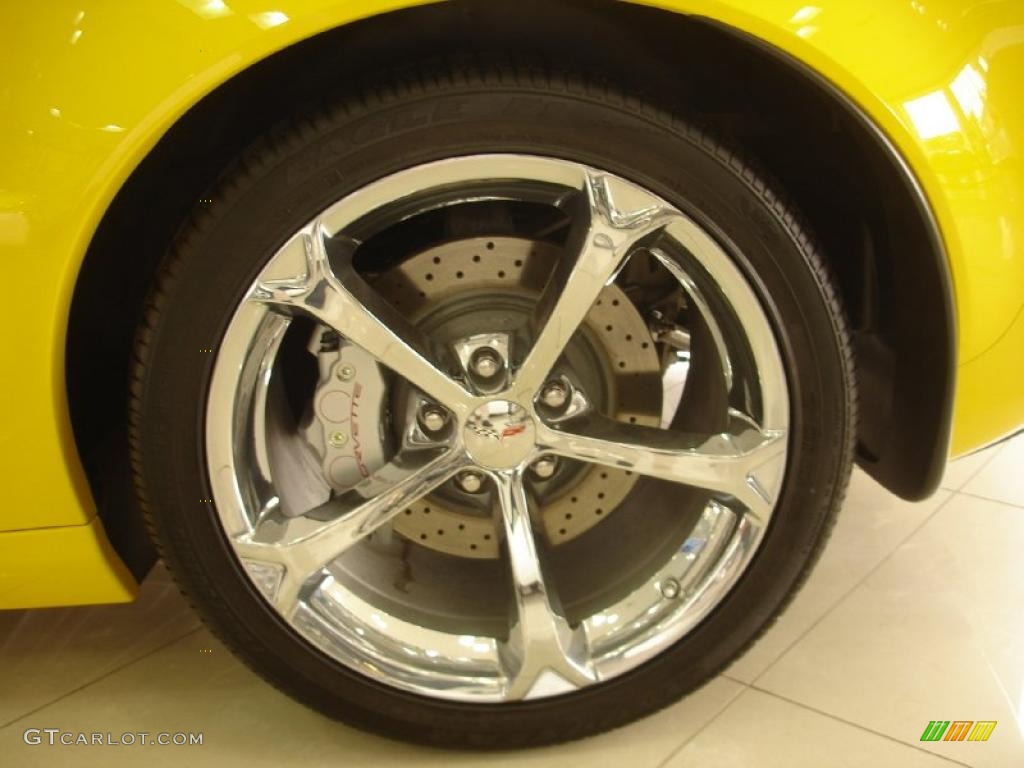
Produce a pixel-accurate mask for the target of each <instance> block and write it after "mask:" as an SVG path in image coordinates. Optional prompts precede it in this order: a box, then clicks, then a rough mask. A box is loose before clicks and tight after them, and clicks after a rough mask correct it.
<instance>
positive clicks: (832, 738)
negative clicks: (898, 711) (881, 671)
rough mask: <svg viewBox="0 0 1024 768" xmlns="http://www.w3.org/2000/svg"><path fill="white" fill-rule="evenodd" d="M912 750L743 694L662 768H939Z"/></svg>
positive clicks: (785, 703) (760, 696) (807, 712)
mask: <svg viewBox="0 0 1024 768" xmlns="http://www.w3.org/2000/svg"><path fill="white" fill-rule="evenodd" d="M949 765H950V764H949V763H948V762H946V761H945V760H942V759H940V758H937V757H934V756H932V755H930V754H928V753H927V752H924V751H921V750H918V749H915V748H914V747H912V746H909V745H904V744H900V743H898V742H895V741H893V740H892V739H888V738H886V737H885V736H880V735H878V734H875V733H870V732H868V731H865V730H863V729H861V728H857V727H855V726H852V725H849V724H847V723H843V722H840V721H839V720H835V719H833V718H831V717H827V716H825V715H822V714H819V713H817V712H812V711H811V710H809V709H806V708H804V707H800V706H798V705H796V704H792V703H790V702H788V701H783V700H782V699H779V698H777V697H775V696H769V695H768V694H765V693H761V692H760V691H757V690H753V689H750V690H747V691H746V692H744V693H743V694H742V695H741V696H740V697H739V698H737V699H736V701H734V702H733V703H732V704H731V705H730V706H729V707H728V708H727V709H726V710H725V712H723V713H722V714H721V715H719V716H718V717H717V718H715V720H714V721H712V723H711V725H709V726H708V727H707V728H705V729H704V730H703V731H701V732H700V733H699V734H698V735H697V737H696V738H695V739H694V740H693V741H691V742H690V743H688V744H687V745H686V746H685V747H684V748H683V749H682V750H681V751H680V752H679V753H678V754H676V755H674V756H673V757H672V759H671V760H669V762H668V763H666V768H686V767H688V766H715V768H754V767H756V768H776V767H777V768H802V767H803V766H806V768H822V766H828V767H829V768H853V767H854V766H863V767H864V768H941V766H949Z"/></svg>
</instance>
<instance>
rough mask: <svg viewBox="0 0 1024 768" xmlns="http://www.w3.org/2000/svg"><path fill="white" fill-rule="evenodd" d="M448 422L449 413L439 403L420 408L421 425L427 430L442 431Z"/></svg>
mask: <svg viewBox="0 0 1024 768" xmlns="http://www.w3.org/2000/svg"><path fill="white" fill-rule="evenodd" d="M446 423H448V414H447V413H445V411H444V409H443V408H441V407H440V406H437V405H424V406H423V407H422V408H421V409H420V426H422V427H423V429H424V430H425V431H427V432H440V431H441V430H442V429H444V425H445V424H446Z"/></svg>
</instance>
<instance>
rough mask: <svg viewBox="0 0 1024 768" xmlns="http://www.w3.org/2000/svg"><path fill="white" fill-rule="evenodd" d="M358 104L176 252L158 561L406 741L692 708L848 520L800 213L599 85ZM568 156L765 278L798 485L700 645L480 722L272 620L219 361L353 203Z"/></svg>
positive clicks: (151, 362)
mask: <svg viewBox="0 0 1024 768" xmlns="http://www.w3.org/2000/svg"><path fill="white" fill-rule="evenodd" d="M383 82H386V83H388V84H387V85H385V86H379V87H376V88H370V89H367V90H365V92H363V93H361V94H358V95H356V94H350V95H347V96H345V97H343V98H341V99H340V100H338V101H337V103H335V104H333V105H331V106H329V107H327V108H326V109H323V110H319V111H315V112H313V113H311V114H307V115H304V116H302V117H300V118H297V119H295V120H294V121H292V122H291V123H290V124H288V125H287V126H284V127H282V128H281V129H279V130H276V131H274V132H272V133H271V134H270V135H268V136H267V137H265V138H264V139H263V140H262V141H261V142H260V143H258V145H257V146H255V147H254V148H252V149H251V150H250V151H248V152H246V153H245V154H244V155H243V156H242V157H241V158H240V159H238V160H237V162H235V163H234V165H233V167H232V168H231V169H230V170H229V171H228V172H226V173H225V174H224V176H223V177H222V179H221V181H220V182H219V183H218V184H217V186H216V188H215V189H214V190H213V191H212V192H210V193H209V194H208V195H207V197H209V198H212V202H210V203H201V204H200V205H198V206H197V208H196V209H195V211H194V213H193V214H192V216H191V218H190V219H189V220H188V221H187V222H186V223H185V224H184V226H183V228H182V230H181V232H180V235H179V236H178V238H177V240H176V241H175V243H174V244H173V245H172V247H171V248H170V251H169V253H168V255H167V257H166V259H165V262H164V264H163V265H162V268H161V270H160V274H159V278H158V281H157V285H156V288H155V290H154V292H153V295H152V298H151V301H150V304H149V308H148V311H147V312H146V315H145V320H144V323H143V324H142V326H141V328H140V329H139V333H138V341H137V348H136V354H137V364H136V365H135V367H134V374H133V386H132V400H131V441H132V456H133V466H134V472H135V481H136V486H137V489H138V494H139V496H140V498H141V501H142V504H143V507H144V509H145V510H146V514H147V516H148V519H149V523H150V525H151V529H152V530H153V532H154V535H155V538H156V540H157V543H158V546H159V547H160V551H161V552H162V555H163V557H164V559H165V561H166V562H167V564H168V566H169V568H170V569H171V570H172V572H173V573H174V575H175V577H176V578H177V579H178V581H179V583H180V584H181V586H182V588H183V590H184V591H185V592H186V593H187V595H188V597H189V598H190V599H191V601H192V602H193V604H194V605H195V606H196V608H197V609H198V611H199V612H200V613H201V614H202V616H203V618H204V619H205V620H206V622H207V623H208V624H209V625H210V627H211V628H212V629H213V630H214V631H215V632H216V634H217V635H218V636H219V637H220V638H221V639H222V640H223V641H224V642H225V644H226V645H228V646H229V647H230V648H231V649H233V651H234V652H235V653H236V654H238V656H240V657H241V658H242V659H243V660H244V661H245V662H246V663H247V664H249V665H250V666H251V667H252V668H253V669H254V670H255V671H256V672H258V673H259V674H260V675H262V676H263V677H265V678H266V679H267V680H268V681H270V682H271V683H272V684H274V685H275V686H277V687H278V688H280V689H281V690H283V691H285V692H287V693H288V694H290V695H292V696H293V697H295V698H297V699H299V700H300V701H302V702H304V703H306V704H308V705H309V706H311V707H314V708H316V709H318V710H320V711H322V712H324V713H326V714H328V715H330V716H333V717H337V718H340V719H343V720H346V721H348V722H351V723H353V724H356V725H358V726H361V727H365V728H368V729H371V730H374V731H377V732H380V733H383V734H386V735H389V736H392V737H396V738H401V739H406V740H414V741H418V742H426V743H432V744H440V745H447V746H473V747H487V748H495V747H516V746H528V745H540V744H546V743H551V742H557V741H564V740H569V739H574V738H579V737H582V736H586V735H589V734H593V733H596V732H600V731H604V730H607V729H610V728H614V727H616V726H620V725H622V724H624V723H627V722H629V721H631V720H634V719H636V718H639V717H642V716H644V715H647V714H649V713H651V712H654V711H655V710H657V709H659V708H661V707H664V706H666V705H668V704H670V703H672V702H673V701H675V700H677V699H678V698H679V697H681V696H683V695H684V694H686V693H688V692H690V691H693V690H694V689H695V688H697V687H699V686H700V685H702V684H703V683H705V682H706V681H707V680H708V679H709V678H710V677H711V676H713V675H714V674H715V673H716V672H718V671H719V670H721V669H722V668H724V667H725V666H726V665H727V664H728V663H729V662H730V661H732V660H733V659H735V658H736V657H737V656H739V655H740V654H741V653H743V651H744V650H745V649H746V648H747V647H748V646H749V645H750V644H751V643H752V642H753V641H754V640H755V639H756V638H757V637H758V635H759V634H760V633H761V632H762V631H764V629H765V628H766V627H767V626H768V625H769V624H770V623H771V622H772V620H773V619H774V618H775V617H776V616H777V615H778V614H779V613H780V611H781V610H782V609H783V607H784V606H785V604H786V603H787V601H788V600H789V599H790V598H791V596H792V595H793V593H794V592H795V590H796V589H797V588H798V587H799V585H800V584H801V583H802V581H803V580H804V579H805V578H806V577H807V574H808V571H809V569H810V568H811V566H812V564H813V562H814V561H815V559H816V558H817V556H818V554H819V553H820V551H821V549H822V547H823V545H824V542H825V540H826V538H827V535H828V533H829V531H830V529H831V526H832V523H833V520H834V517H835V515H836V513H837V511H838V509H839V507H840V506H841V502H842V499H843V494H844V492H845V488H846V484H847V481H848V477H849V472H850V467H851V462H852V458H851V457H852V440H853V434H854V426H853V425H854V423H855V393H854V377H853V370H852V362H851V352H850V345H849V340H848V336H847V330H846V326H845V321H844V318H843V313H842V311H841V308H840V306H839V302H838V301H837V298H836V293H835V289H834V287H833V285H832V283H831V282H830V280H829V277H828V275H827V274H826V271H825V269H824V268H823V265H822V261H821V259H820V257H819V256H818V254H817V253H816V252H815V249H814V246H813V244H812V242H811V240H810V238H809V237H808V234H807V232H806V231H805V230H804V229H803V228H801V226H800V225H799V224H798V223H797V221H796V218H795V216H794V212H793V211H792V210H791V209H790V208H788V207H787V206H786V205H785V204H784V203H782V202H781V201H780V199H779V197H778V196H777V194H776V192H774V191H773V190H772V189H771V188H770V187H769V186H768V185H767V184H766V183H765V182H764V181H763V180H762V179H761V178H760V177H759V176H758V175H757V173H756V172H755V171H753V170H751V168H750V166H749V165H748V164H747V163H746V162H745V161H743V160H740V159H739V158H738V157H737V156H736V155H735V154H733V153H731V152H730V151H728V150H725V149H723V148H722V146H721V145H720V144H719V143H717V142H716V141H715V140H713V139H712V138H710V137H709V136H708V135H706V134H705V133H702V132H700V131H698V130H695V129H694V128H692V127H691V126H689V125H687V124H685V123H683V122H681V121H680V120H678V119H676V118H675V117H673V116H672V115H671V114H669V113H667V112H665V111H662V110H660V109H658V108H657V107H655V106H653V105H651V104H649V103H646V102H644V101H642V100H639V99H633V98H630V97H627V96H624V95H623V94H621V93H619V92H617V91H616V90H614V89H612V88H609V87H607V86H605V85H596V84H594V83H592V82H589V81H587V80H586V79H584V78H570V77H566V76H564V75H562V74H556V73H553V72H548V71H541V70H539V69H530V70H528V71H524V70H520V69H517V68H513V67H505V66H503V67H477V66H472V67H465V66H447V65H446V66H434V67H432V68H430V69H429V71H427V68H424V69H423V71H422V74H420V75H419V76H418V77H416V78H415V79H408V80H404V81H403V80H402V79H401V78H398V77H393V78H390V79H387V80H384V81H383ZM495 151H518V152H529V153H534V154H540V155H552V156H558V157H563V158H567V159H571V160H575V161H578V162H582V163H588V164H591V165H593V166H596V167H601V168H605V169H607V170H609V171H611V172H614V173H618V174H620V175H621V176H623V177H626V178H629V179H631V180H632V181H635V182H636V183H638V184H641V185H643V186H644V187H646V188H648V189H650V190H652V191H654V192H655V193H657V194H659V195H661V196H662V197H664V198H665V199H667V200H669V201H670V202H671V203H672V204H674V205H676V206H678V207H679V208H680V209H681V210H683V211H685V212H686V213H687V214H688V215H690V216H691V217H693V218H694V219H696V220H697V221H699V222H700V223H701V224H702V225H703V226H705V227H706V229H707V230H708V231H710V232H713V233H715V234H716V236H717V237H718V238H719V240H720V242H721V243H722V244H723V245H724V246H725V247H726V249H727V250H728V251H729V252H730V254H731V255H732V256H733V257H734V258H735V260H736V262H737V263H738V265H739V266H740V267H741V269H742V270H743V271H744V272H745V274H746V275H747V276H748V277H749V280H750V282H751V284H752V285H753V286H754V289H755V291H756V293H757V294H758V295H759V297H760V299H761V300H762V302H763V305H764V307H765V309H766V311H767V314H768V315H769V318H770V320H771V322H772V323H773V325H774V329H775V331H776V335H777V341H778V344H779V348H780V350H781V353H782V357H783V362H784V364H785V367H786V370H787V374H788V377H789V380H788V386H789V392H790V402H791V406H790V407H791V418H792V424H791V432H790V447H789V451H790V452H789V457H790V459H789V460H790V465H789V469H788V472H787V476H786V480H785V483H784V487H783V491H782V495H781V500H780V502H779V504H778V506H777V508H776V512H775V515H774V517H773V521H772V524H771V526H770V528H769V530H768V532H767V534H766V536H765V538H764V540H763V543H762V545H761V548H760V550H759V551H758V553H757V555H756V557H755V559H754V561H753V562H752V563H751V565H750V567H749V569H748V570H747V572H746V573H745V575H744V576H743V578H742V579H741V580H740V582H739V583H738V585H737V586H736V587H735V588H734V589H733V591H732V592H731V593H730V594H729V595H728V596H727V597H726V598H725V600H724V601H723V602H722V603H721V604H720V605H719V606H718V607H717V608H716V609H715V611H714V612H713V613H712V614H711V615H710V616H709V617H708V618H707V619H706V620H705V621H704V622H703V623H702V624H700V625H699V626H698V627H697V628H696V629H695V630H693V631H692V632H690V633H689V634H688V635H686V636H685V637H684V638H683V639H682V640H680V641H679V642H678V643H676V644H675V645H674V646H673V647H672V648H670V649H669V650H668V651H667V652H665V653H663V654H662V655H661V656H659V657H657V658H655V659H654V660H652V661H650V662H648V663H647V664H645V665H644V666H642V667H639V668H637V669H635V670H633V671H632V672H629V673H627V674H624V675H622V676H620V677H617V678H614V679H612V680H611V681H609V682H606V683H602V684H600V685H597V686H594V687H591V688H586V689H583V690H581V691H579V692H577V693H574V694H571V695H569V696H560V697H555V698H550V699H542V700H537V701H534V702H527V703H517V704H502V705H467V704H460V703H456V702H452V701H441V700H434V699H428V698H425V697H420V696H417V695H413V694H410V693H405V692H402V691H399V690H396V689H392V688H389V687H385V686H383V685H381V684H379V683H377V682H374V681H371V680H370V679H368V678H365V677H363V676H361V675H359V674H357V673H355V672H353V671H351V670H349V669H348V668H346V667H343V666H342V665H340V664H338V663H336V662H334V661H332V660H330V659H328V658H327V657H326V656H324V655H323V654H321V653H320V652H318V651H317V650H315V649H314V648H313V647H312V646H310V645H309V644H308V643H307V642H306V641H304V640H303V639H302V638H300V637H299V636H298V635H297V634H295V633H294V632H293V631H292V630H291V629H290V628H289V626H288V625H287V624H286V623H285V622H284V621H282V620H281V619H280V618H279V616H278V615H277V614H276V613H275V612H274V611H273V610H272V609H271V608H270V607H269V606H268V605H267V604H266V603H265V602H264V600H263V599H262V597H261V596H260V595H259V593H258V592H257V591H256V590H255V588H254V587H253V586H252V585H251V583H250V581H249V579H248V578H247V577H246V575H245V573H244V571H243V570H242V568H241V566H240V565H239V564H238V562H237V560H236V559H235V557H234V556H233V553H232V550H231V548H230V545H229V543H228V542H227V540H226V538H225V536H224V533H223V531H222V528H221V525H220V522H219V520H218V517H217V514H216V511H215V510H214V509H213V506H212V505H211V504H210V503H208V502H205V501H203V500H204V499H210V498H212V492H211V488H210V481H209V478H208V476H207V471H206V469H205V467H206V463H205V457H204V449H203V428H204V409H205V404H206V396H207V390H208V387H209V384H210V376H211V372H212V369H213V364H214V356H213V355H212V354H210V353H209V352H207V351H204V350H210V349H213V350H216V349H217V347H218V343H219V340H220V338H221V337H222V334H223V333H224V331H225V328H226V325H227V323H228V321H229V319H230V317H231V315H232V312H233V311H234V308H235V306H236V304H237V302H238V301H240V299H241V297H242V296H243V295H244V292H245V290H246V289H247V287H248V286H249V284H250V283H251V281H252V280H253V279H254V277H255V275H256V273H257V272H258V270H259V268H260V266H261V264H262V263H263V262H264V261H265V260H266V259H267V258H269V257H270V255H271V254H272V253H273V252H274V251H275V249H276V248H277V247H278V246H279V245H280V244H281V242H283V240H284V239H285V238H286V237H287V236H288V235H289V234H291V233H292V232H295V231H297V230H298V229H299V228H300V227H302V226H303V225H304V224H305V223H306V222H307V221H308V220H310V219H311V218H312V217H313V216H314V215H315V214H317V213H318V212H320V211H321V210H323V209H324V208H326V207H327V206H328V205H329V204H331V203H332V202H333V201H335V200H337V199H339V198H340V197H342V196H343V195H345V194H347V193H349V192H351V191H353V190H356V189H358V188H360V187H361V186H363V185H365V184H367V183H369V182H371V181H373V180H375V179H377V178H380V177H381V176H383V175H385V174H388V173H391V172H394V171H397V170H400V169H402V168H406V167H410V166H413V165H416V164H419V163H424V162H428V161H432V160H437V159H441V158H445V157H450V156H456V155H464V154H470V153H477V152H495Z"/></svg>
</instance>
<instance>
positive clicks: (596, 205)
mask: <svg viewBox="0 0 1024 768" xmlns="http://www.w3.org/2000/svg"><path fill="white" fill-rule="evenodd" d="M585 192H586V195H585V196H584V195H578V196H576V197H574V198H573V199H572V201H571V202H570V203H569V204H568V208H569V213H570V214H571V215H572V220H573V223H572V228H571V230H570V232H569V235H568V236H567V239H566V245H565V256H564V257H563V258H562V259H560V260H559V262H558V264H557V265H556V266H555V269H554V272H553V273H552V275H551V277H550V279H549V280H548V283H547V285H546V286H545V288H544V292H543V294H542V295H541V298H540V301H539V303H538V307H537V312H536V319H537V326H538V328H539V331H538V333H537V336H536V339H535V341H534V343H533V347H532V349H531V350H530V352H529V354H528V355H527V357H526V359H525V360H524V361H523V364H522V366H521V367H520V369H519V371H518V373H517V375H516V381H515V389H516V391H517V392H518V393H520V396H521V397H524V396H525V397H529V396H532V395H534V394H536V392H537V391H538V390H539V389H540V387H541V385H542V384H543V383H544V380H545V379H546V378H547V376H548V375H549V374H550V372H551V369H552V368H553V367H554V365H555V362H556V361H557V360H558V358H559V356H560V355H561V354H562V350H563V349H564V348H565V345H566V344H567V343H568V341H569V339H570V338H572V335H573V334H574V333H575V332H576V329H577V328H578V327H579V325H580V323H582V322H583V319H584V318H585V317H586V316H587V313H588V312H589V311H590V308H591V306H593V304H594V302H595V301H596V300H597V297H598V294H600V293H601V290H602V289H603V288H604V287H605V286H606V285H608V283H610V282H611V281H612V280H614V279H615V276H616V275H617V274H618V272H619V270H620V269H621V268H622V266H623V265H624V264H625V263H626V260H627V259H628V258H629V256H630V255H631V254H632V253H633V252H634V251H635V250H636V249H637V248H638V247H639V246H640V245H641V244H643V243H644V242H646V241H649V240H652V239H653V238H655V237H656V236H657V235H658V234H659V233H660V232H661V230H662V229H664V228H665V226H666V225H668V224H669V223H670V222H671V221H673V220H674V219H676V218H677V217H678V216H679V214H678V213H677V212H675V211H673V210H671V209H668V208H665V207H663V206H662V205H661V204H660V203H659V202H658V201H657V199H656V198H654V197H650V196H649V197H648V198H647V199H645V200H644V201H643V202H644V203H646V205H643V206H642V207H640V208H637V209H635V210H632V211H629V212H623V211H621V210H619V209H618V208H617V207H616V205H615V201H614V199H613V195H612V185H611V182H610V180H609V178H608V177H607V176H605V175H602V174H598V173H595V172H588V173H587V177H586V184H585ZM574 209H575V210H574Z"/></svg>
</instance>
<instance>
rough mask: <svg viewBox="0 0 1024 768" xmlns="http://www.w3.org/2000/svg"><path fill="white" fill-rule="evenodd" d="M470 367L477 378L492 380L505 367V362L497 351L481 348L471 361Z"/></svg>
mask: <svg viewBox="0 0 1024 768" xmlns="http://www.w3.org/2000/svg"><path fill="white" fill-rule="evenodd" d="M469 367H470V369H471V370H472V371H473V373H475V374H476V375H477V376H479V377H480V378H482V379H490V378H492V377H493V376H495V375H496V374H497V373H498V371H500V370H501V369H502V367H504V362H503V361H502V359H501V355H499V354H498V353H497V352H496V351H495V350H493V349H491V348H490V347H480V349H478V350H476V351H475V352H474V353H473V355H472V357H470V359H469Z"/></svg>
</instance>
